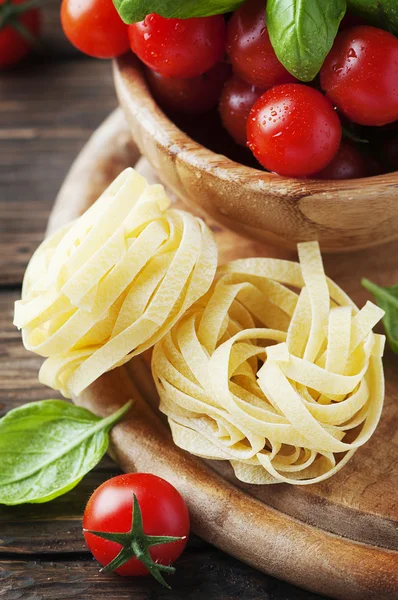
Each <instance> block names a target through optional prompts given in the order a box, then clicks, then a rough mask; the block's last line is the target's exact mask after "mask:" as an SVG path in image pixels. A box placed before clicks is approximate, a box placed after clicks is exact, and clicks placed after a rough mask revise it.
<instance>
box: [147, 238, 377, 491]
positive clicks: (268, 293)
mask: <svg viewBox="0 0 398 600" xmlns="http://www.w3.org/2000/svg"><path fill="white" fill-rule="evenodd" d="M299 258H300V264H299V263H295V262H290V261H286V260H276V259H269V258H252V259H242V260H236V261H234V262H231V263H229V264H227V265H226V266H224V267H221V268H220V269H219V271H218V275H217V278H216V281H215V282H214V284H213V286H212V287H211V289H210V291H209V292H208V293H207V294H206V296H205V297H203V298H202V299H200V300H199V301H198V302H197V303H196V304H195V305H194V306H193V307H192V308H191V309H190V310H189V311H188V312H186V314H185V315H183V317H182V318H181V319H180V320H179V321H178V323H176V325H174V327H173V328H172V329H171V330H170V331H169V332H168V333H167V335H166V336H165V337H164V338H163V339H162V340H160V341H159V342H158V343H157V344H156V346H155V348H154V352H153V359H152V372H153V376H154V379H155V382H156V385H157V388H158V391H159V395H160V410H161V411H162V412H163V413H165V414H166V415H167V417H168V421H169V424H170V427H171V431H172V435H173V439H174V442H175V443H176V444H177V445H178V446H180V447H181V448H183V449H185V450H187V451H189V452H191V453H192V454H196V455H198V456H201V457H205V458H209V459H215V460H228V461H230V463H231V465H232V467H233V469H234V471H235V475H236V477H237V478H238V479H240V480H241V481H244V482H247V483H251V484H267V483H278V482H287V483H293V484H309V483H315V482H319V481H322V480H324V479H326V478H328V477H330V476H331V475H333V474H334V473H336V472H337V471H338V470H339V469H341V467H342V466H343V465H344V464H345V463H346V462H347V461H348V460H349V459H350V458H351V456H352V455H353V454H354V452H355V451H356V450H357V449H358V448H359V447H360V446H361V445H362V444H364V443H365V442H366V441H367V440H368V439H369V438H370V436H371V435H372V433H373V431H374V429H375V428H376V425H377V423H378V421H379V418H380V414H381V410H382V404H383V399H384V379H383V368H382V362H381V356H382V354H383V348H384V336H381V335H376V334H374V333H373V332H372V328H373V326H374V325H375V324H376V323H377V321H379V319H380V318H381V317H382V316H383V311H382V310H381V309H379V308H378V307H377V306H375V305H374V304H372V303H371V302H368V303H367V304H366V305H365V307H364V308H362V310H360V311H359V310H358V308H357V307H356V306H355V304H354V303H353V302H352V301H351V300H350V298H349V297H348V296H347V295H346V294H345V293H344V292H343V291H342V290H341V289H340V288H339V287H338V286H337V285H336V284H335V283H334V282H333V281H331V280H330V279H328V278H326V276H325V274H324V270H323V265H322V260H321V255H320V252H319V247H318V244H317V243H316V242H311V243H304V244H300V245H299Z"/></svg>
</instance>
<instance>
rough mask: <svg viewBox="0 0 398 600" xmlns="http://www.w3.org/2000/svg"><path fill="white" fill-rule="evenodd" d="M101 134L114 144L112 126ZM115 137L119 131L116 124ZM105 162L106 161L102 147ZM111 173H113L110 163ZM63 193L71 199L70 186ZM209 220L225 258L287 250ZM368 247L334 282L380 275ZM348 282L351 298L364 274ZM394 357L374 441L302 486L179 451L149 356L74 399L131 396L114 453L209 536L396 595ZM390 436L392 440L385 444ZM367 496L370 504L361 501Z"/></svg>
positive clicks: (317, 587) (299, 573) (342, 584)
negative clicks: (316, 482) (237, 472)
mask: <svg viewBox="0 0 398 600" xmlns="http://www.w3.org/2000/svg"><path fill="white" fill-rule="evenodd" d="M109 124H111V125H112V120H111V121H109V120H108V121H107V122H106V123H105V124H104V125H103V128H104V129H108V128H109V126H110V125H109ZM119 124H120V123H119ZM100 133H101V135H104V136H105V135H106V136H108V137H107V139H108V140H109V142H111V141H112V134H111V132H110V131H107V132H104V131H102V132H100ZM97 135H98V134H97ZM115 136H116V138H119V136H120V130H119V129H118V128H116V130H115ZM111 148H112V144H111V143H110V145H109V149H110V153H109V161H110V162H111V163H113V162H114V161H116V162H117V164H118V165H119V166H120V162H119V158H120V157H119V155H118V151H117V148H115V154H113V153H112V151H111ZM96 160H97V154H96V152H95V151H93V153H92V156H91V163H90V166H89V168H88V169H87V170H86V171H85V173H84V177H83V179H82V181H81V185H82V188H81V189H82V190H86V189H87V187H86V182H87V180H90V178H91V177H92V173H94V170H95V168H96ZM100 160H101V164H102V161H103V160H104V156H103V154H101V157H100ZM139 169H140V170H141V171H142V170H146V169H147V166H145V164H144V165H143V164H142V163H140V165H139ZM109 172H113V170H112V168H111V169H110V170H109ZM62 193H63V198H64V201H66V199H67V198H68V194H67V189H66V188H64V189H63V192H62ZM69 202H72V198H70V200H69ZM86 204H87V203H86V197H85V194H82V195H76V182H74V192H73V206H74V211H75V214H76V215H77V214H80V213H81V209H82V206H86ZM57 210H60V205H59V204H57ZM69 216H71V215H69ZM54 218H55V217H54ZM209 224H210V226H211V227H212V229H213V231H215V233H216V238H217V239H219V240H220V253H221V256H222V261H223V260H227V259H228V260H229V259H230V258H232V256H248V255H274V256H275V255H278V256H281V255H283V256H286V252H285V251H284V252H282V253H281V252H280V251H277V250H275V249H270V248H269V247H264V246H262V247H261V248H260V247H259V245H258V244H256V243H255V244H254V245H253V244H252V243H251V242H249V241H247V240H245V239H244V238H241V237H239V236H237V235H236V234H233V233H231V232H227V231H225V230H223V229H222V228H221V229H220V227H219V226H218V225H216V224H214V223H212V222H210V223H209ZM396 250H397V246H396V244H394V245H392V246H391V248H390V252H391V254H395V256H397V253H396ZM377 252H381V250H377ZM370 254H371V252H370V251H368V252H367V253H366V252H364V253H356V254H352V255H350V256H348V257H344V259H343V257H342V256H340V257H339V256H337V257H329V259H328V261H327V271H328V274H329V275H331V276H332V277H333V278H335V279H336V280H337V282H338V283H340V282H341V279H344V278H347V276H348V275H349V274H350V277H349V280H350V281H351V280H352V279H354V280H355V277H356V278H358V277H359V274H362V273H363V272H364V270H365V273H364V274H367V275H370V276H374V275H375V273H374V272H371V271H369V266H368V262H369V261H368V256H369V255H370ZM380 256H381V254H380ZM342 260H344V266H342V264H341V261H342ZM370 264H372V263H370ZM376 264H378V263H376ZM396 266H397V265H396V264H395V262H394V261H392V268H391V270H388V271H386V276H388V277H389V278H391V277H392V276H394V274H395V271H394V269H396ZM339 273H340V276H339ZM376 274H378V275H379V276H380V275H381V273H380V272H377V273H376ZM373 278H374V277H373ZM390 280H391V279H390ZM348 287H349V289H347V291H349V292H351V293H353V296H354V298H355V296H356V294H355V291H356V290H358V289H359V285H358V279H357V281H356V283H355V281H354V282H351V284H350V286H348ZM361 296H362V292H361ZM393 360H394V359H393V357H392V356H390V355H388V356H387V368H388V369H389V371H388V372H389V382H390V385H391V386H392V387H391V389H390V394H391V395H390V397H389V401H388V403H387V407H386V410H385V411H384V415H383V421H382V423H381V425H380V427H379V430H378V432H377V433H376V435H375V436H374V438H373V440H372V443H370V444H368V445H367V446H366V447H365V448H364V449H361V450H360V451H359V452H358V453H357V455H356V457H355V459H353V460H352V461H351V463H349V464H348V466H347V467H346V468H345V469H344V470H343V471H342V472H341V477H340V475H337V476H336V477H334V478H333V479H331V480H328V481H327V482H326V484H323V485H320V486H311V487H309V488H306V489H304V491H302V488H300V489H294V488H292V487H291V486H286V485H280V486H272V487H270V488H264V487H261V486H260V487H257V486H242V488H243V487H244V488H245V489H244V490H243V489H238V487H237V485H239V486H240V484H237V482H236V481H235V480H233V482H232V484H231V483H229V482H228V481H227V480H228V478H229V475H228V474H227V473H226V472H225V469H224V468H223V467H222V468H221V470H222V471H223V472H222V475H221V476H220V474H219V473H216V471H215V469H216V468H217V469H219V465H220V464H221V465H222V463H211V464H209V463H208V464H205V462H204V461H201V460H199V459H196V458H194V457H192V456H190V455H188V454H187V453H185V452H183V451H181V450H180V449H178V448H176V447H175V446H174V444H173V442H172V440H171V437H170V433H169V431H168V429H167V427H165V425H164V422H163V421H162V420H161V419H159V417H158V414H157V413H156V410H154V409H153V406H154V405H155V404H156V397H155V396H154V391H153V384H152V383H151V379H150V374H149V372H148V369H147V367H146V364H147V363H146V361H147V356H144V357H138V358H137V359H134V360H133V361H131V363H130V365H129V367H128V368H127V367H123V368H120V369H116V370H114V371H111V372H110V373H107V374H105V375H104V376H102V377H101V378H100V379H99V380H98V381H97V382H95V383H94V384H93V385H92V386H90V387H89V388H88V389H87V390H86V391H85V392H84V393H83V394H82V395H81V396H80V397H79V398H77V399H75V401H76V402H77V403H78V404H81V405H84V406H86V407H88V408H90V409H91V410H93V411H94V412H96V413H98V414H101V415H105V414H109V413H110V412H113V411H114V410H116V408H117V407H118V406H120V405H121V404H122V403H124V402H125V401H127V399H128V398H130V397H134V398H135V399H136V404H135V406H134V407H133V409H132V410H131V412H130V418H129V419H127V420H126V421H125V422H123V423H121V424H119V425H118V426H117V427H115V429H114V430H113V433H112V454H113V456H114V457H115V458H116V460H117V462H118V464H119V465H120V466H121V467H122V469H123V470H126V471H130V470H133V471H134V470H139V471H150V472H153V473H155V474H158V475H161V476H164V477H165V478H167V479H168V480H169V481H171V482H172V483H173V484H174V485H175V486H176V487H177V488H178V489H179V490H180V491H181V493H182V494H183V495H184V497H185V498H186V500H187V502H188V504H189V508H190V512H191V516H192V521H193V529H194V531H195V532H196V533H198V534H199V535H200V536H201V537H203V538H204V539H206V540H207V541H209V542H211V543H214V544H215V545H217V546H218V547H219V548H221V549H223V550H226V551H227V552H230V553H232V554H233V555H234V556H236V557H238V558H240V559H241V560H243V561H245V562H247V563H249V564H251V565H253V566H255V567H257V568H259V569H261V570H264V571H266V572H268V573H270V574H272V575H274V576H277V577H281V578H285V579H287V580H288V581H291V582H294V583H296V584H298V585H300V586H303V587H306V588H309V589H312V590H314V591H317V592H320V593H323V594H329V595H332V596H333V597H336V598H343V599H349V600H355V599H357V598H358V600H359V599H360V600H364V599H365V598H366V599H367V598H386V599H387V598H389V599H392V598H395V597H396V595H397V593H398V553H397V552H396V551H395V549H396V548H397V513H396V504H397V503H396V499H397V498H396V486H395V484H394V481H396V472H394V471H391V468H392V463H393V461H394V459H395V455H396V445H395V446H394V444H396V440H395V441H394V439H393V438H394V432H395V429H394V428H392V426H393V424H394V423H396V416H397V413H396V404H394V402H393V395H394V394H396V390H397V388H398V380H397V375H396V374H395V371H396V369H395V366H396V363H395V366H394V363H393ZM390 361H391V362H390ZM389 365H390V366H389ZM377 440H379V441H378V442H377ZM386 440H389V441H390V442H391V443H390V444H386ZM380 457H383V459H382V460H380ZM390 476H391V477H390ZM372 488H373V489H372ZM370 489H372V493H371V494H370V493H369V490H370ZM275 490H277V491H275ZM264 494H265V497H262V496H263V495H264ZM362 498H366V502H367V504H366V502H365V503H364V504H363V503H362V502H363V500H362ZM275 509H277V510H275ZM293 517H294V518H293ZM344 523H345V524H346V525H345V526H344V525H343V524H344Z"/></svg>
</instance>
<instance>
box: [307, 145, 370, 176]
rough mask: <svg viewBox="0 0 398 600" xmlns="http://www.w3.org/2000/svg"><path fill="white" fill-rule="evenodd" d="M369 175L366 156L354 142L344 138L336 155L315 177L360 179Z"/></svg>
mask: <svg viewBox="0 0 398 600" xmlns="http://www.w3.org/2000/svg"><path fill="white" fill-rule="evenodd" d="M367 175H368V169H367V164H366V160H365V158H364V156H363V155H362V154H361V153H360V151H359V150H358V148H357V147H356V146H355V144H353V143H352V142H349V141H347V140H343V141H342V142H341V144H340V148H339V149H338V151H337V154H336V156H335V157H334V158H333V159H332V160H331V162H330V163H329V164H328V165H327V166H326V167H325V168H324V169H322V171H319V172H318V173H315V175H313V176H312V177H313V178H314V179H358V178H359V177H366V176H367Z"/></svg>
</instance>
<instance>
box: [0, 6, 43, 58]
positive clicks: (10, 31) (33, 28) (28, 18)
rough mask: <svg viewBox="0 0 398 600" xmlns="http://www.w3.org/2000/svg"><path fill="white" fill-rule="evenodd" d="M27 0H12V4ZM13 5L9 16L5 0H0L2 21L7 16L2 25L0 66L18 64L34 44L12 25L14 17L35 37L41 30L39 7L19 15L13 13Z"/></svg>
mask: <svg viewBox="0 0 398 600" xmlns="http://www.w3.org/2000/svg"><path fill="white" fill-rule="evenodd" d="M26 1H27V0H11V5H12V6H16V5H19V4H24V3H25V2H26ZM12 6H11V7H10V8H9V11H8V12H9V16H8V18H7V17H6V15H5V11H4V9H5V0H0V22H1V21H2V19H3V18H5V24H4V25H3V26H1V27H0V68H3V67H11V66H12V65H15V64H17V63H18V62H19V61H21V60H22V59H23V58H24V57H25V56H26V55H27V54H29V51H30V49H31V47H32V44H31V43H30V42H28V41H27V40H26V39H25V38H24V37H23V35H21V34H20V33H19V32H18V31H17V30H16V29H14V27H12V25H11V23H12V20H13V19H15V20H17V21H18V23H19V25H20V26H22V27H24V28H25V29H26V31H27V32H28V34H29V33H30V34H31V35H32V36H33V37H34V38H37V36H38V34H39V32H40V13H39V11H38V9H37V8H31V9H29V10H26V11H25V12H22V13H20V14H19V15H12Z"/></svg>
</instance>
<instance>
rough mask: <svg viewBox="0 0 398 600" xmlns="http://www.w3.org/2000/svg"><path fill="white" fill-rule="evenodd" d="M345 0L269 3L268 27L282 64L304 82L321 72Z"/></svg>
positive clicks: (278, 0)
mask: <svg viewBox="0 0 398 600" xmlns="http://www.w3.org/2000/svg"><path fill="white" fill-rule="evenodd" d="M345 10H346V0H268V2H267V27H268V33H269V36H270V39H271V43H272V46H273V48H274V50H275V53H276V55H277V57H278V59H279V60H280V61H281V63H282V64H283V65H284V66H285V67H286V69H287V70H288V71H290V73H291V74H292V75H294V76H295V77H297V79H301V81H311V80H312V79H314V77H315V76H316V75H317V73H318V72H319V70H320V68H321V66H322V64H323V61H324V60H325V58H326V56H327V54H328V52H329V50H330V49H331V47H332V45H333V41H334V38H335V37H336V34H337V30H338V28H339V25H340V21H341V19H342V18H343V17H344V14H345Z"/></svg>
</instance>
